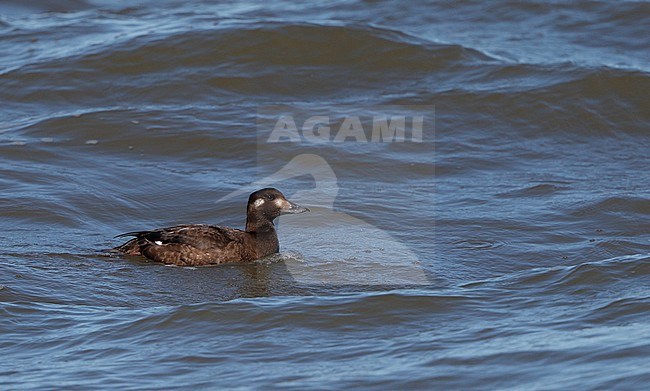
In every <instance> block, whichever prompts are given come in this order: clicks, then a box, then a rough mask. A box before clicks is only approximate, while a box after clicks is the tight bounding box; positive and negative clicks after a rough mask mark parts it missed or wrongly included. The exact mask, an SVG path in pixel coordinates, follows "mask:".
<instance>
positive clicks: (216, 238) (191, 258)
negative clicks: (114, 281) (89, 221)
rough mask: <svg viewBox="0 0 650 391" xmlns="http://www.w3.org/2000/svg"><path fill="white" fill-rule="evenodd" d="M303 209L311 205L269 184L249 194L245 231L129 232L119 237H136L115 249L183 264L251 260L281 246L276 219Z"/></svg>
mask: <svg viewBox="0 0 650 391" xmlns="http://www.w3.org/2000/svg"><path fill="white" fill-rule="evenodd" d="M303 212H309V209H307V208H303V207H301V206H298V205H296V204H294V203H293V202H290V201H288V200H287V199H286V198H285V197H284V195H283V194H282V193H281V192H280V191H279V190H277V189H273V188H265V189H261V190H258V191H256V192H254V193H252V194H251V195H250V197H248V206H247V209H246V230H244V231H242V230H239V229H234V228H228V227H219V226H216V225H205V224H189V225H177V226H174V227H168V228H159V229H155V230H152V231H135V232H127V233H124V234H121V235H117V236H116V238H119V237H125V236H135V238H133V239H131V240H129V241H128V242H126V243H124V244H123V245H121V246H118V247H116V248H115V250H117V251H119V252H122V253H124V254H128V255H142V256H145V257H146V258H148V259H150V260H152V261H156V262H162V263H165V264H171V265H179V266H203V265H215V264H220V263H227V262H250V261H253V260H256V259H260V258H264V257H266V256H267V255H271V254H275V253H277V252H278V251H279V250H280V244H279V242H278V235H277V233H276V232H275V226H274V225H273V220H275V219H276V218H277V217H279V216H280V215H283V214H295V213H303Z"/></svg>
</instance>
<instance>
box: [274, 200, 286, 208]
mask: <svg viewBox="0 0 650 391" xmlns="http://www.w3.org/2000/svg"><path fill="white" fill-rule="evenodd" d="M275 205H276V206H277V207H278V208H280V209H282V208H283V207H284V200H281V199H279V198H278V199H277V200H275Z"/></svg>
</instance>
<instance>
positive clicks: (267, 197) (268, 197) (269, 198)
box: [266, 194, 275, 201]
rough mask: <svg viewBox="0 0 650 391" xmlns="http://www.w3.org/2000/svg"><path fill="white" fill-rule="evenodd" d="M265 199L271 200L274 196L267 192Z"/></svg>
mask: <svg viewBox="0 0 650 391" xmlns="http://www.w3.org/2000/svg"><path fill="white" fill-rule="evenodd" d="M266 199H267V200H269V201H273V200H274V199H275V196H274V195H273V194H267V195H266Z"/></svg>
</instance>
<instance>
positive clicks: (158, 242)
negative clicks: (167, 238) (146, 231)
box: [154, 240, 162, 246]
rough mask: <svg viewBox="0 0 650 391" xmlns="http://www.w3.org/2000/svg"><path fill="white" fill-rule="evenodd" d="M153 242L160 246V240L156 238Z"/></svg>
mask: <svg viewBox="0 0 650 391" xmlns="http://www.w3.org/2000/svg"><path fill="white" fill-rule="evenodd" d="M154 243H156V244H157V245H159V246H162V242H161V241H160V240H156V241H155V242H154Z"/></svg>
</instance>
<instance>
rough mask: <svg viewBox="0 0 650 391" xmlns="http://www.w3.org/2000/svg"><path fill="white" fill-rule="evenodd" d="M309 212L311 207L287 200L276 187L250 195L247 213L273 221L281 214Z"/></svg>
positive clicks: (250, 215)
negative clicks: (304, 206)
mask: <svg viewBox="0 0 650 391" xmlns="http://www.w3.org/2000/svg"><path fill="white" fill-rule="evenodd" d="M303 212H309V209H307V208H303V207H302V206H298V205H296V204H294V203H293V202H291V201H289V200H287V199H286V198H285V197H284V195H283V194H282V193H281V192H280V191H279V190H278V189H274V188H270V187H269V188H265V189H261V190H258V191H256V192H254V193H252V194H251V195H250V197H248V208H247V214H248V216H249V218H250V217H253V216H254V217H256V220H257V219H259V218H263V219H266V220H269V221H273V220H274V219H275V218H277V217H278V216H280V215H284V214H295V213H303Z"/></svg>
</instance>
